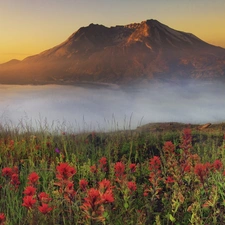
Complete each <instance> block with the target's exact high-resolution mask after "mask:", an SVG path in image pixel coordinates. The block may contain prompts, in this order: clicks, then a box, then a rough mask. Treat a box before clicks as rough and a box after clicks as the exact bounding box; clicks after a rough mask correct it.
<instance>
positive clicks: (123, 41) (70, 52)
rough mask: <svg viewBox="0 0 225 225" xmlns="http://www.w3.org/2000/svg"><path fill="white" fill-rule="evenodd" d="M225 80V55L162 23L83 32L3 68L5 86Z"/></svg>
mask: <svg viewBox="0 0 225 225" xmlns="http://www.w3.org/2000/svg"><path fill="white" fill-rule="evenodd" d="M189 78H197V79H220V80H225V49H223V48H221V47H216V46H213V45H210V44H208V43H206V42H204V41H202V40H200V39H199V38H198V37H196V36H195V35H193V34H191V33H186V32H183V31H177V30H174V29H172V28H170V27H168V26H166V25H164V24H162V23H160V22H158V21H157V20H152V19H151V20H147V21H143V22H141V23H134V24H129V25H126V26H115V27H110V28H108V27H105V26H103V25H97V24H90V25H89V26H88V27H81V28H80V29H79V30H78V31H76V32H75V33H73V34H72V35H71V36H70V37H69V38H68V39H67V40H66V41H65V42H63V43H61V44H60V45H58V46H56V47H53V48H51V49H49V50H46V51H44V52H42V53H40V54H37V55H34V56H30V57H27V58H25V59H24V60H22V61H17V60H12V61H10V62H8V63H4V64H1V65H0V83H4V84H6V83H8V84H28V83H29V84H30V83H31V84H47V83H62V84H74V83H80V82H101V83H115V84H131V83H135V82H137V83H138V82H148V81H152V80H180V79H189Z"/></svg>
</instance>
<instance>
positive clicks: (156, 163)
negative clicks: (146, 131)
mask: <svg viewBox="0 0 225 225" xmlns="http://www.w3.org/2000/svg"><path fill="white" fill-rule="evenodd" d="M160 165H161V161H160V158H159V156H154V157H153V158H151V159H150V162H149V170H159V168H160Z"/></svg>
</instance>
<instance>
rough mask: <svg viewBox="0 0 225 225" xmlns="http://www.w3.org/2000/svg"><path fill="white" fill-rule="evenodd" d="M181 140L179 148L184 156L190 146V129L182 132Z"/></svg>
mask: <svg viewBox="0 0 225 225" xmlns="http://www.w3.org/2000/svg"><path fill="white" fill-rule="evenodd" d="M181 139H182V143H181V145H180V148H181V149H183V150H184V152H185V153H186V154H188V153H189V150H190V149H191V146H192V136H191V129H190V128H186V129H184V130H183V134H182V138H181Z"/></svg>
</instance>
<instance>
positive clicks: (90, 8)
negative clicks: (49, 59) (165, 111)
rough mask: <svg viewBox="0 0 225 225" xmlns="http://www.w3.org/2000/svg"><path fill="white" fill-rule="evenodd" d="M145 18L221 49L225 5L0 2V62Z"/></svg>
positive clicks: (151, 0) (219, 1)
mask: <svg viewBox="0 0 225 225" xmlns="http://www.w3.org/2000/svg"><path fill="white" fill-rule="evenodd" d="M147 19H156V20H158V21H159V22H161V23H163V24H166V25H168V26H170V27H171V28H173V29H176V30H181V31H185V32H190V33H193V34H195V35H196V36H198V37H199V38H201V39H202V40H204V41H206V42H208V43H210V44H213V45H216V46H221V47H224V48H225V29H224V27H225V26H224V25H225V0H213V1H212V0H182V1H180V0H157V1H156V0H0V63H4V62H7V61H9V60H11V59H20V60H21V59H24V58H26V57H27V56H30V55H34V54H38V53H40V52H42V51H44V50H47V49H49V48H52V47H54V46H56V45H58V44H60V43H62V42H63V41H65V40H66V39H67V38H68V37H69V36H70V35H71V34H72V33H74V32H75V31H77V30H78V29H79V28H80V27H83V26H88V25H89V24H90V23H95V24H102V25H105V26H107V27H110V26H115V25H127V24H130V23H134V22H138V23H139V22H141V21H144V20H147Z"/></svg>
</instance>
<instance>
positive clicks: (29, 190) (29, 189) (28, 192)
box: [23, 186, 36, 196]
mask: <svg viewBox="0 0 225 225" xmlns="http://www.w3.org/2000/svg"><path fill="white" fill-rule="evenodd" d="M23 193H24V194H25V195H28V196H33V195H35V193H36V188H34V187H33V186H28V187H26V188H25V190H24V192H23Z"/></svg>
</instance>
